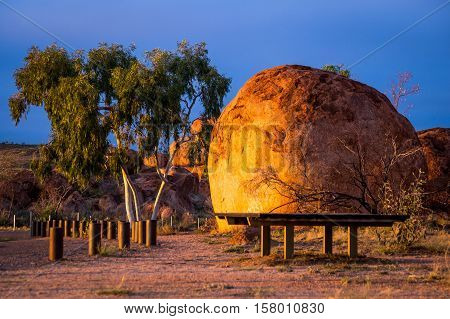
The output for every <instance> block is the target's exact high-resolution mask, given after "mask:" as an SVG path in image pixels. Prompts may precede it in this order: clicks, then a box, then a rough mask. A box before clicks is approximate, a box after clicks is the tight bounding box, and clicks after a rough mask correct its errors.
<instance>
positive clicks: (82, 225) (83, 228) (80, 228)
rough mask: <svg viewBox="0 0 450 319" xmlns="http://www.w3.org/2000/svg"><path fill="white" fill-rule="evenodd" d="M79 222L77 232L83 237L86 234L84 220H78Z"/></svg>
mask: <svg viewBox="0 0 450 319" xmlns="http://www.w3.org/2000/svg"><path fill="white" fill-rule="evenodd" d="M79 223H80V225H79V226H78V233H79V235H80V238H85V236H86V222H85V221H84V220H83V221H80V222H79Z"/></svg>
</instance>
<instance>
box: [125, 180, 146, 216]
mask: <svg viewBox="0 0 450 319" xmlns="http://www.w3.org/2000/svg"><path fill="white" fill-rule="evenodd" d="M127 182H128V186H129V187H130V189H131V193H132V195H133V203H134V214H135V216H136V220H137V221H139V220H141V219H142V216H141V203H140V201H139V198H138V197H137V195H136V188H135V186H134V185H133V183H132V182H131V179H130V177H129V176H127Z"/></svg>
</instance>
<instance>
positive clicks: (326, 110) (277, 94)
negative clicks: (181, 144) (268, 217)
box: [208, 65, 426, 213]
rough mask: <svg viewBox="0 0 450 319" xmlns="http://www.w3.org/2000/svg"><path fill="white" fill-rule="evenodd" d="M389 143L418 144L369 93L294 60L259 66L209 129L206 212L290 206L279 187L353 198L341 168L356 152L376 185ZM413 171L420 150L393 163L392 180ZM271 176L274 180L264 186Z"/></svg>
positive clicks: (420, 161)
mask: <svg viewBox="0 0 450 319" xmlns="http://www.w3.org/2000/svg"><path fill="white" fill-rule="evenodd" d="M394 141H395V145H396V146H398V147H399V149H398V151H404V150H410V149H414V148H417V147H420V143H419V140H418V138H417V135H416V133H415V130H414V128H413V126H412V125H411V123H410V122H409V121H408V120H407V119H406V118H405V117H404V116H402V115H401V114H399V113H398V112H397V111H396V110H395V109H394V107H393V106H392V105H391V103H390V102H389V100H388V99H387V98H386V96H385V95H383V94H382V93H380V92H378V91H377V90H375V89H373V88H371V87H369V86H367V85H364V84H362V83H359V82H357V81H354V80H351V79H348V78H346V77H343V76H340V75H337V74H334V73H331V72H327V71H322V70H317V69H313V68H309V67H304V66H298V65H286V66H279V67H274V68H271V69H268V70H265V71H262V72H260V73H258V74H256V75H255V76H253V77H252V78H251V79H250V80H248V81H247V83H246V84H245V85H244V86H243V87H242V88H241V89H240V90H239V92H238V94H237V96H236V97H235V98H234V99H233V100H232V101H231V102H230V103H229V104H228V105H227V106H226V108H225V109H224V111H223V113H222V114H221V116H220V118H219V120H218V122H217V124H216V125H215V127H214V130H213V133H212V137H211V144H210V150H209V158H208V174H209V181H210V188H211V197H212V203H213V206H214V210H215V211H220V212H270V211H277V212H286V213H288V212H293V211H298V209H299V207H298V205H297V204H289V202H290V201H291V199H290V198H289V197H288V196H286V195H287V194H286V193H283V192H284V190H281V189H279V188H278V186H280V188H283V189H285V187H284V186H286V185H296V186H298V187H304V188H305V189H327V190H333V191H335V192H343V193H347V194H351V195H355V196H360V192H361V191H360V189H359V187H358V185H355V181H354V179H353V178H352V176H351V174H350V173H349V172H348V170H350V169H352V168H354V167H357V166H358V163H361V161H358V157H363V165H364V171H365V174H367V178H368V184H369V186H370V187H372V188H375V187H376V184H378V183H381V182H382V181H380V180H379V179H378V177H379V176H380V175H381V163H380V160H381V159H382V158H383V156H388V155H389V154H388V153H392V148H393V142H394ZM355 165H356V166H355ZM418 169H423V170H425V169H426V168H425V160H424V158H423V155H422V154H421V152H416V153H415V154H414V155H413V156H409V157H407V158H405V159H404V160H402V161H400V162H399V163H398V164H396V165H395V167H393V171H392V173H393V176H392V178H393V179H394V180H396V181H398V180H400V179H408V178H409V176H411V174H412V173H413V172H415V171H417V170H418ZM272 173H273V174H275V175H276V177H277V179H278V180H277V181H272V182H274V183H275V185H274V183H267V179H266V178H267V177H271V176H274V175H273V174H272ZM261 181H262V182H261ZM269 182H270V180H269ZM277 183H278V184H277ZM283 183H284V184H286V185H283ZM305 209H306V210H309V209H311V210H314V209H315V208H314V205H309V206H308V207H305ZM302 211H304V210H302Z"/></svg>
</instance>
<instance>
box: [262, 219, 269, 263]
mask: <svg viewBox="0 0 450 319" xmlns="http://www.w3.org/2000/svg"><path fill="white" fill-rule="evenodd" d="M269 255H270V226H269V225H263V226H261V256H269Z"/></svg>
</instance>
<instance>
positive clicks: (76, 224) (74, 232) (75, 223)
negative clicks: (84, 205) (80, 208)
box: [70, 220, 80, 238]
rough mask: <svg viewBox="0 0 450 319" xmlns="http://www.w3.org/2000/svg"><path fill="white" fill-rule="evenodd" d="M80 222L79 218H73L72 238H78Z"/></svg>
mask: <svg viewBox="0 0 450 319" xmlns="http://www.w3.org/2000/svg"><path fill="white" fill-rule="evenodd" d="M79 230H80V222H79V221H78V220H72V229H71V230H70V232H71V233H72V238H77V237H79V236H80V232H79Z"/></svg>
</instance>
